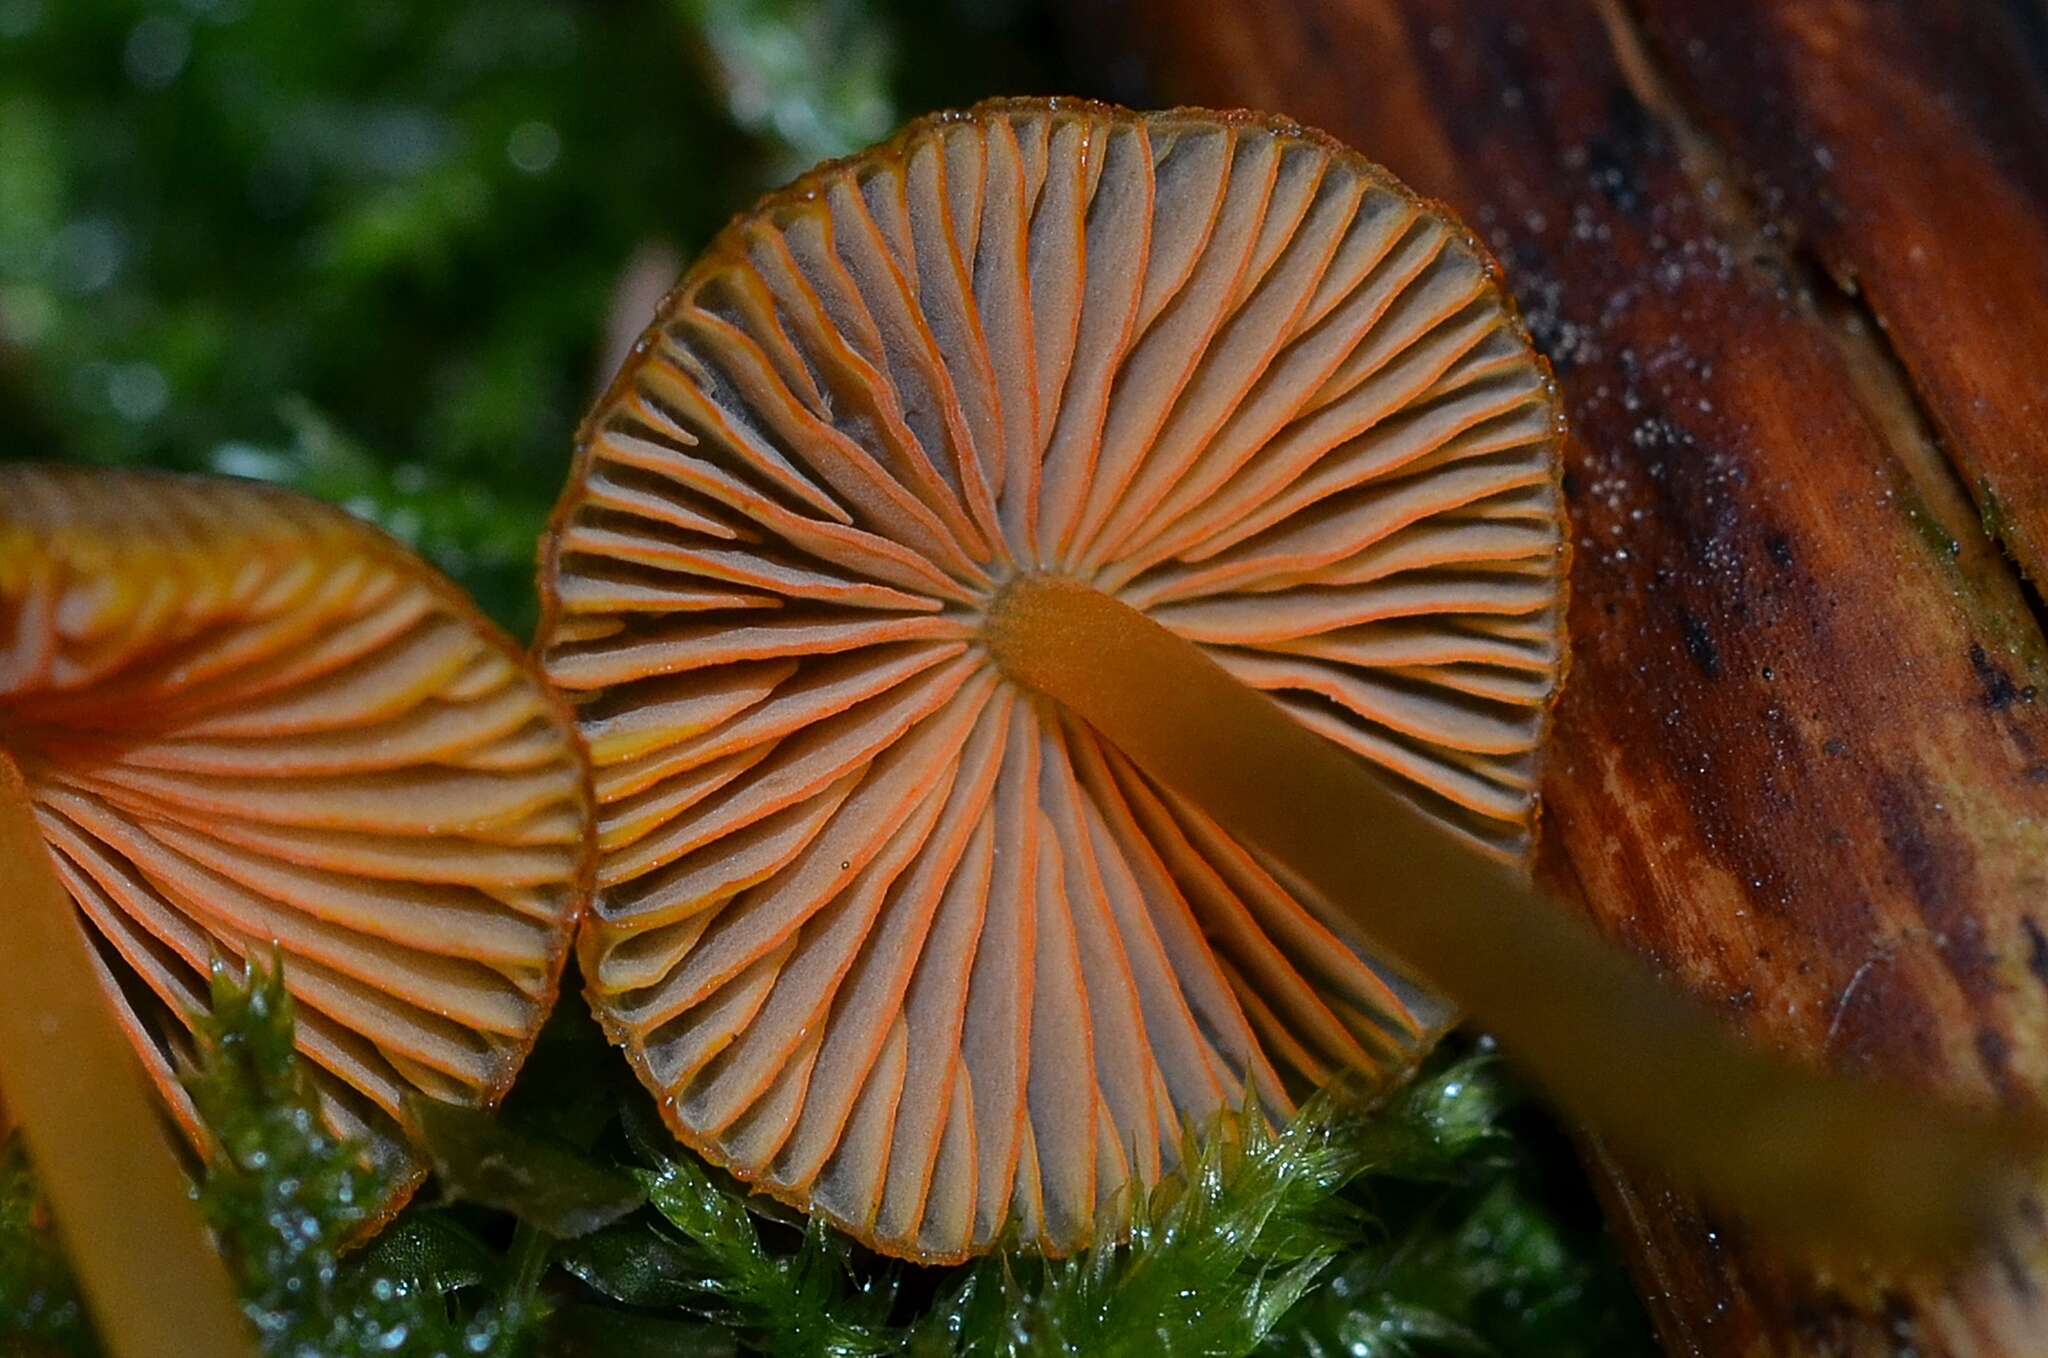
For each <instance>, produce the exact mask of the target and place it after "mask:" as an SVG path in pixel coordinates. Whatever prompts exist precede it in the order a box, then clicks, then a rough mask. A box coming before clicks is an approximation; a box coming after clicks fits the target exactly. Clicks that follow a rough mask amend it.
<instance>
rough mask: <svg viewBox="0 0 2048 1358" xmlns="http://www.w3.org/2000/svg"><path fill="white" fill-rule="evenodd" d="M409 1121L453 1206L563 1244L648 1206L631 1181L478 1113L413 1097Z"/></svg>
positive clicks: (486, 1114) (480, 1112)
mask: <svg viewBox="0 0 2048 1358" xmlns="http://www.w3.org/2000/svg"><path fill="white" fill-rule="evenodd" d="M406 1114H407V1116H408V1117H409V1118H410V1119H411V1121H412V1124H413V1126H414V1127H415V1128H417V1129H418V1131H419V1133H420V1137H421V1139H422V1141H423V1142H424V1144H425V1148H426V1151H427V1154H428V1155H429V1156H430V1157H432V1159H433V1162H434V1172H435V1173H436V1174H437V1175H438V1176H439V1177H440V1181H441V1187H442V1190H443V1192H445V1193H446V1194H447V1195H448V1197H449V1198H450V1199H452V1200H458V1201H463V1202H474V1203H478V1204H481V1205H482V1206H485V1207H495V1208H497V1209H498V1210H499V1211H501V1212H509V1213H511V1214H512V1215H513V1216H515V1217H517V1218H519V1219H520V1220H521V1221H524V1222H526V1223H527V1224H528V1225H531V1226H533V1227H534V1228H536V1229H537V1230H540V1231H542V1232H545V1233H546V1234H548V1235H551V1236H554V1237H555V1238H557V1239H560V1240H573V1239H575V1238H576V1237H578V1236H584V1235H588V1234H590V1233H591V1232H592V1231H595V1230H598V1229H600V1228H602V1227H605V1226H608V1225H610V1224H611V1223H612V1222H614V1221H617V1220H618V1219H619V1218H620V1217H623V1216H625V1215H626V1214H627V1213H628V1212H631V1211H632V1210H633V1209H634V1208H636V1207H638V1206H639V1205H640V1204H641V1203H642V1202H644V1201H645V1200H646V1194H645V1192H644V1191H643V1190H642V1189H641V1187H640V1185H639V1184H638V1183H636V1182H634V1180H633V1179H632V1178H630V1177H629V1176H627V1175H625V1174H622V1173H620V1172H619V1171H617V1170H615V1169H611V1168H609V1167H607V1166H605V1165H602V1164H599V1163H597V1162H596V1161H594V1160H589V1159H586V1158H584V1157H583V1156H581V1155H578V1154H576V1153H575V1152H574V1151H570V1150H566V1149H564V1148H563V1147H561V1146H558V1145H556V1144H554V1143H553V1142H549V1141H543V1140H541V1139H540V1138H538V1137H533V1136H528V1135H526V1134H525V1133H522V1132H519V1131H515V1130H513V1129H512V1128H509V1127H506V1126H504V1125H503V1124H502V1123H500V1122H499V1121H498V1120H497V1119H496V1118H494V1117H492V1116H491V1115H490V1114H489V1113H486V1112H483V1111H481V1110H479V1109H474V1108H459V1107H457V1106H455V1105H454V1104H449V1103H441V1102H438V1101H436V1100H433V1099H426V1098H419V1097H413V1098H410V1099H408V1100H406Z"/></svg>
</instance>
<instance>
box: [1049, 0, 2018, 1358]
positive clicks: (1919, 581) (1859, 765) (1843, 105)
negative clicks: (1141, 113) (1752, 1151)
mask: <svg viewBox="0 0 2048 1358" xmlns="http://www.w3.org/2000/svg"><path fill="white" fill-rule="evenodd" d="M1069 13H1070V16H1071V17H1072V19H1073V24H1072V32H1073V34H1074V36H1075V38H1076V40H1077V45H1079V46H1081V48H1082V49H1083V50H1084V51H1085V52H1086V53H1088V54H1091V55H1092V56H1093V57H1094V58H1096V59H1098V60H1100V61H1101V63H1102V65H1101V68H1100V69H1101V70H1103V71H1104V72H1106V73H1110V74H1113V75H1114V76H1115V80H1114V81H1113V82H1112V83H1111V84H1110V85H1109V86H1108V88H1106V89H1105V90H1103V91H1100V92H1103V93H1107V94H1110V95H1112V96H1114V97H1119V98H1123V99H1125V100H1127V101H1129V100H1137V101H1140V102H1146V103H1154V104H1158V103H1168V102H1194V103H1203V104H1210V105H1250V106H1255V107H1260V108H1265V109H1269V110H1273V111H1277V112H1281V113H1285V114H1289V115H1292V116H1294V117H1297V118H1299V119H1301V120H1302V121H1304V122H1307V123H1310V124H1313V125H1316V126H1319V127H1322V128H1324V129H1326V130H1328V131H1330V132H1332V133H1334V134H1336V135H1337V136H1339V137H1342V138H1343V139H1345V140H1346V141H1349V142H1351V143H1352V144H1353V145H1355V146H1357V147H1359V148H1360V149H1361V150H1363V151H1364V152H1365V153H1366V154H1367V155H1369V156H1371V157H1373V158H1374V159H1378V160H1381V161H1383V162H1384V163H1386V164H1387V165H1388V166H1389V167H1390V168H1392V169H1393V170H1394V171H1395V172H1396V173H1397V174H1400V175H1401V176H1402V177H1403V178H1405V179H1407V180H1408V181H1409V182H1410V183H1412V184H1414V185H1415V186H1416V187H1418V188H1419V189H1421V190H1422V191H1423V192H1425V193H1429V194H1433V195H1436V196H1438V197H1441V198H1443V199H1445V200H1446V201H1447V202H1449V203H1450V204H1451V206H1453V207H1454V208H1456V209H1457V210H1458V211H1459V212H1460V213H1461V214H1462V215H1463V216H1464V217H1465V219H1466V221H1467V222H1468V223H1470V224H1471V226H1472V227H1473V228H1474V230H1475V231H1476V232H1477V233H1478V234H1479V235H1480V236H1481V237H1482V238H1483V239H1485V240H1486V242H1487V243H1488V244H1489V245H1490V246H1491V247H1492V248H1493V249H1494V251H1495V252H1496V253H1497V254H1498V255H1499V256H1500V258H1501V260H1502V262H1503V264H1504V266H1505V268H1506V271H1507V275H1508V278H1509V281H1510V283H1511V284H1512V286H1513V287H1514V289H1515V291H1516V293H1517V295H1518V296H1519V298H1520V300H1521V303H1522V306H1523V308H1524V310H1525V313H1526V315H1527V317H1528V319H1529V321H1530V324H1531V327H1532V329H1533V331H1534V333H1535V334H1536V336H1537V338H1538V340H1539V342H1540V343H1541V344H1542V345H1543V347H1544V348H1545V350H1546V351H1547V352H1548V353H1549V355H1550V357H1551V359H1552V361H1553V363H1554V364H1555V366H1556V369H1557V375H1558V379H1559V382H1560V384H1561V386H1562V389H1563V392H1564V394H1565V398H1566V403H1567V408H1568V410H1569V412H1570V414H1571V417H1572V420H1573V424H1574V428H1575V437H1574V440H1573V442H1572V445H1571V447H1570V449H1569V453H1568V456H1569V459H1570V466H1569V474H1568V479H1567V482H1566V489H1567V494H1568V497H1569V500H1570V504H1571V509H1572V512H1573V515H1574V519H1575V529H1574V532H1575V540H1576V545H1577V553H1576V558H1575V563H1574V569H1573V580H1572V584H1573V591H1574V597H1573V603H1572V615H1571V618H1572V631H1573V638H1574V646H1575V664H1574V669H1573V677H1572V680H1571V683H1570V685H1569V686H1568V688H1567V694H1566V698H1565V701H1564V704H1563V706H1562V709H1561V711H1560V716H1559V724H1558V729H1557V733H1556V745H1555V750H1554V753H1553V755H1552V764H1551V772H1550V776H1549V780H1548V782H1547V784H1546V800H1547V806H1548V817H1547V845H1548V847H1547V851H1546V874H1547V876H1548V878H1549V880H1550V881H1551V883H1552V884H1553V885H1554V886H1555V887H1556V888H1557V889H1558V890H1559V892H1560V893H1561V894H1563V895H1565V896H1566V897H1568V898H1570V899H1573V900H1576V901H1578V902H1580V903H1582V904H1583V906H1584V908H1585V909H1586V910H1587V911H1588V912H1589V913H1590V914H1591V915H1592V917H1593V918H1594V919H1595V920H1596V921H1597V922H1599V923H1600V924H1601V925H1602V927H1604V928H1605V929H1607V930H1608V931H1609V932H1610V933H1611V934H1613V935H1614V936H1616V937H1617V938H1619V939H1621V940H1623V941H1624V942H1626V943H1627V944H1628V945H1629V946H1631V947H1633V948H1635V949H1636V950H1637V951H1638V952H1640V953H1641V954H1643V955H1644V956H1646V957H1647V958H1649V959H1650V960H1651V961H1652V962H1653V963H1654V964H1655V965H1656V966H1657V967H1658V968H1659V969H1660V970H1662V971H1663V972H1664V973H1665V974H1666V975H1667V976H1669V977H1670V978H1671V979H1672V980H1673V981H1674V982H1676V983H1678V984H1680V985H1683V986H1685V987H1687V988H1689V989H1690V990H1692V991H1693V992H1694V993H1695V994H1697V995H1700V996H1702V997H1704V998H1706V999H1708V1000H1710V1001H1712V1002H1714V1003H1716V1004H1718V1005H1720V1006H1722V1007H1723V1008H1724V1010H1725V1012H1726V1013H1727V1014H1728V1016H1729V1018H1730V1020H1731V1021H1732V1022H1736V1023H1739V1024H1742V1025H1744V1026H1745V1027H1746V1028H1747V1029H1748V1030H1749V1031H1750V1032H1751V1033H1752V1034H1754V1035H1755V1036H1756V1037H1757V1038H1758V1039H1759V1040H1761V1041H1764V1042H1767V1043H1769V1044H1772V1045H1774V1046H1776V1047H1778V1048H1780V1049H1782V1050H1785V1051H1787V1052H1790V1053H1793V1054H1795V1055H1798V1056H1802V1057H1806V1058H1811V1059H1817V1060H1825V1061H1827V1062H1829V1063H1832V1064H1834V1065H1836V1066H1838V1067H1840V1068H1843V1069H1846V1070H1852V1071H1854V1070H1862V1071H1877V1072H1883V1073H1885V1074H1888V1075H1890V1076H1893V1077H1896V1078H1899V1079H1903V1080H1906V1081H1909V1082H1911V1083H1913V1084H1914V1085H1916V1086H1918V1087H1921V1088H1924V1089H1927V1090H1929V1091H1938V1092H1939V1093H1941V1094H1942V1095H1944V1096H1947V1097H1952V1098H1959V1099H1973V1100H1978V1101H1981V1102H1985V1103H1990V1102H1994V1101H2001V1100H2002V1101H2007V1102H2010V1103H2012V1104H2015V1105H2029V1106H2035V1107H2039V1106H2042V1105H2044V1104H2048V697H2043V696H2041V695H2042V694H2043V693H2044V692H2048V642H2044V638H2043V634H2042V616H2043V615H2042V610H2041V604H2040V593H2039V591H2038V587H2039V586H2040V585H2041V584H2042V583H2043V582H2044V581H2043V572H2044V571H2048V420H2044V419H2043V415H2044V413H2048V376H2044V374H2048V225H2044V223H2048V171H2044V168H2043V165H2042V157H2043V155H2044V148H2048V134H2044V131H2043V129H2044V128H2048V116H2044V113H2043V110H2044V108H2048V95H2044V89H2048V58H2044V56H2043V55H2042V54H2043V53H2044V51H2048V39H2044V38H2043V25H2042V21H2041V19H2040V13H2041V12H2040V10H2039V9H2038V8H2034V7H2030V0H2009V3H2006V4H2005V5H2004V6H2003V7H2000V6H1998V5H1993V4H1986V5H1976V6H1973V5H1969V4H1966V3H1964V0H1915V2H1914V3H1912V4H1905V3H1889V2H1885V3H1880V2H1878V0H1867V2H1863V3H1848V0H1641V14H1640V15H1638V14H1637V13H1635V12H1632V11H1629V10H1627V9H1625V8H1624V7H1623V5H1622V4H1621V3H1620V0H1613V3H1607V2H1606V0H1209V2H1207V3H1203V4H1201V5H1188V4H1176V3H1172V0H1119V2H1118V3H1116V4H1114V5H1111V6H1107V7H1105V6H1103V5H1101V4H1099V3H1089V0H1071V3H1070V5H1069ZM2030 44H2031V45H2030ZM1087 92H1096V91H1087ZM2008 552H2009V553H2010V555H2009V556H2008V555H2007V553H2008ZM1593 1154H1594V1156H1595V1158H1596V1160H1599V1159H1600V1158H1601V1157H1600V1156H1599V1153H1598V1149H1597V1147H1596V1148H1594V1151H1593ZM1602 1163H1603V1165H1604V1161H1603V1162H1602ZM1604 1173H1605V1174H1606V1175H1607V1182H1606V1185H1605V1193H1606V1197H1607V1199H1608V1203H1609V1206H1610V1209H1611V1211H1612V1212H1613V1215H1614V1219H1615V1221H1616V1223H1617V1225H1618V1227H1619V1228H1620V1229H1621V1230H1622V1231H1623V1232H1624V1233H1625V1234H1626V1235H1628V1236H1629V1237H1630V1243H1631V1249H1632V1254H1633V1258H1634V1262H1635V1267H1636V1271H1637V1276H1638V1280H1639V1282H1640V1284H1641V1285H1642V1287H1643V1290H1644V1293H1645V1296H1646V1297H1647V1299H1648V1301H1649V1303H1650V1306H1651V1309H1652V1313H1653V1315H1654V1316H1655V1318H1656V1320H1657V1323H1658V1326H1659V1329H1660V1331H1661V1333H1662V1335H1663V1337H1664V1339H1665V1341H1666V1343H1667V1345H1668V1347H1669V1348H1670V1349H1671V1350H1672V1351H1673V1352H1674V1353H1681V1354H1702V1355H1725V1354H1785V1355H1791V1354H1808V1353H1826V1354H1850V1355H1864V1354H1869V1355H1900V1354H1908V1353H1911V1354H1917V1355H1922V1356H1923V1358H1933V1356H1934V1355H2013V1356H2014V1358H2017V1356H2018V1355H2024V1354H2038V1353H2041V1352H2044V1351H2048V1232H2044V1228H2043V1220H2044V1219H2043V1216H2042V1214H2041V1211H2040V1208H2039V1206H2038V1205H2037V1204H2034V1203H2025V1204H2021V1211H2020V1214H2019V1215H2020V1220H2019V1222H2018V1223H2017V1224H2016V1225H2015V1227H2014V1228H2013V1230H2012V1232H2011V1233H2010V1235H2009V1236H2008V1237H2007V1238H2006V1239H2004V1240H2002V1241H2001V1242H1999V1243H1998V1244H1997V1245H1996V1247H1995V1248H1992V1249H1989V1250H1987V1251H1986V1252H1985V1253H1984V1254H1983V1255H1982V1256H1981V1257H1979V1258H1975V1259H1971V1260H1967V1261H1958V1262H1957V1263H1956V1264H1955V1265H1954V1267H1952V1268H1951V1269H1949V1270H1948V1271H1947V1272H1946V1273H1944V1274H1943V1275H1941V1276H1938V1277H1915V1278H1904V1277H1890V1276H1885V1275H1883V1274H1881V1273H1878V1272H1876V1271H1874V1270H1872V1269H1869V1268H1866V1267H1862V1266H1858V1265H1854V1264H1845V1263H1842V1262H1840V1261H1837V1262H1836V1263H1835V1264H1833V1265H1832V1266H1827V1267H1824V1266H1822V1265H1820V1264H1818V1263H1815V1262H1813V1261H1802V1260H1798V1259H1794V1258H1790V1257H1787V1256H1786V1255H1784V1254H1782V1253H1778V1252H1773V1251H1771V1250H1768V1249H1766V1248H1764V1247H1763V1246H1762V1245H1760V1244H1759V1243H1757V1242H1755V1241H1753V1240H1747V1239H1745V1238H1744V1237H1743V1235H1742V1232H1741V1231H1740V1229H1739V1227H1737V1226H1735V1225H1734V1224H1732V1223H1726V1222H1716V1221H1713V1220H1711V1219H1709V1218H1707V1217H1705V1216H1703V1215H1702V1214H1701V1213H1699V1212H1698V1211H1697V1210H1696V1209H1695V1208H1694V1207H1693V1206H1692V1205H1690V1204H1688V1203H1687V1202H1685V1201H1684V1200H1683V1199H1681V1198H1679V1197H1678V1196H1676V1195H1674V1194H1673V1193H1672V1192H1671V1191H1670V1190H1669V1189H1668V1188H1666V1187H1664V1186H1662V1185H1660V1184H1659V1183H1658V1182H1657V1181H1656V1179H1655V1178H1654V1177H1653V1176H1651V1175H1648V1174H1645V1173H1642V1172H1639V1171H1631V1170H1627V1169H1622V1168H1618V1167H1612V1166H1607V1167H1605V1169H1604Z"/></svg>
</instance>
